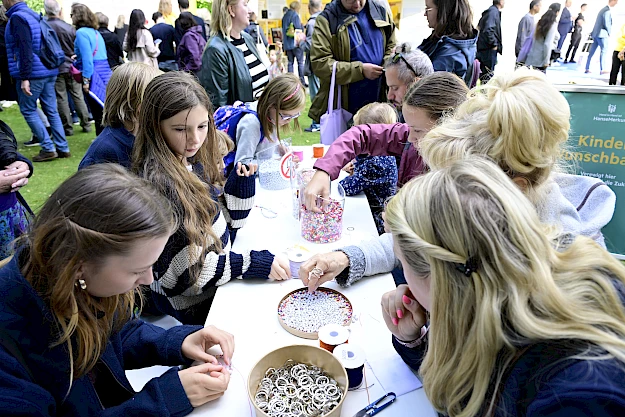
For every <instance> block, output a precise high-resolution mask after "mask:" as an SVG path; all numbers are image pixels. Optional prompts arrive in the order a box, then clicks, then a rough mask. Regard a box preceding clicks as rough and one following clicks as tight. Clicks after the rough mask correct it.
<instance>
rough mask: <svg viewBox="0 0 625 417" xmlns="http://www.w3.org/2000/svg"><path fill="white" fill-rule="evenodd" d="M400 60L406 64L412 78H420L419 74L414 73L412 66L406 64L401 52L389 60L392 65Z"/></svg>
mask: <svg viewBox="0 0 625 417" xmlns="http://www.w3.org/2000/svg"><path fill="white" fill-rule="evenodd" d="M400 59H401V60H402V61H404V64H406V66H407V67H408V69H409V70H410V71H412V73H413V74H414V76H415V77H417V78H419V77H420V76H419V74H417V71H415V69H414V67H413V66H412V65H410V64H409V63H408V61H406V58H404V54H402V53H401V52H400V53H398V54H395V55H393V58H391V62H392V63H393V64H397V63H398V62H399V60H400Z"/></svg>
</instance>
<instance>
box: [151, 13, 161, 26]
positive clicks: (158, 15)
mask: <svg viewBox="0 0 625 417" xmlns="http://www.w3.org/2000/svg"><path fill="white" fill-rule="evenodd" d="M161 17H163V13H161V12H154V13H152V20H153V21H154V23H156V21H157V20H158V19H160V18H161Z"/></svg>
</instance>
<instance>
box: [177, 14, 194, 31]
mask: <svg viewBox="0 0 625 417" xmlns="http://www.w3.org/2000/svg"><path fill="white" fill-rule="evenodd" d="M178 20H179V21H180V27H181V28H182V31H183V32H186V31H187V30H189V29H190V28H192V27H193V26H197V22H196V21H195V19H194V18H193V15H192V14H191V13H189V12H182V13H180V17H178Z"/></svg>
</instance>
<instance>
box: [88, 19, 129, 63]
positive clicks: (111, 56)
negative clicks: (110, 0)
mask: <svg viewBox="0 0 625 417" xmlns="http://www.w3.org/2000/svg"><path fill="white" fill-rule="evenodd" d="M95 17H96V19H98V32H100V35H102V38H103V39H104V44H105V45H106V56H107V59H108V61H109V67H111V70H114V69H115V67H117V66H118V65H121V64H123V63H124V51H123V49H122V43H121V42H120V41H119V38H118V37H117V35H116V34H114V33H113V32H111V31H110V30H109V18H108V17H107V16H106V15H105V14H103V13H100V12H97V13H96V14H95Z"/></svg>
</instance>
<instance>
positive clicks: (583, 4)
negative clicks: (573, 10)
mask: <svg viewBox="0 0 625 417" xmlns="http://www.w3.org/2000/svg"><path fill="white" fill-rule="evenodd" d="M586 6H588V4H586V3H582V5H581V6H579V8H580V9H581V8H582V7H586Z"/></svg>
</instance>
